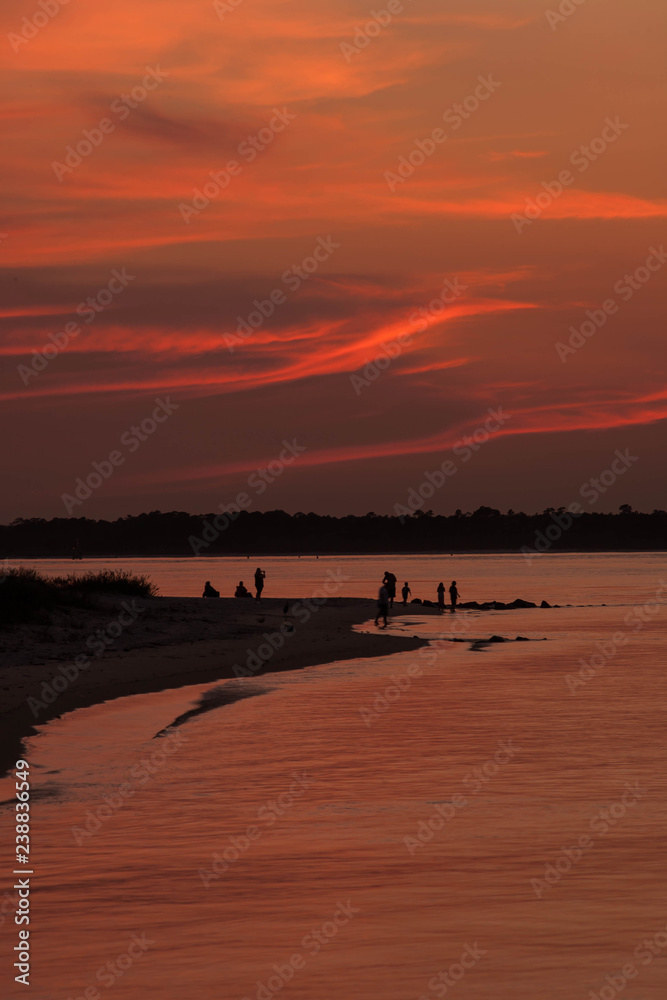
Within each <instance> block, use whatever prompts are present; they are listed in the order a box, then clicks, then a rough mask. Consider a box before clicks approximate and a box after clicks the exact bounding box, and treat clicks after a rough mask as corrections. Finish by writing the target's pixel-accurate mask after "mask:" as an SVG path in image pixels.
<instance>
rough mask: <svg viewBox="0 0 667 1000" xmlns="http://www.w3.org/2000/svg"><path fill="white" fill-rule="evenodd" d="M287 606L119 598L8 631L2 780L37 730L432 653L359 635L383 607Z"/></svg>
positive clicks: (410, 642)
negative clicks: (239, 683)
mask: <svg viewBox="0 0 667 1000" xmlns="http://www.w3.org/2000/svg"><path fill="white" fill-rule="evenodd" d="M306 603H309V604H310V606H311V609H312V610H310V611H309V610H308V608H306V607H304V605H305V604H306ZM284 604H285V599H277V598H265V599H263V600H262V602H261V604H260V605H257V604H256V603H255V602H254V601H248V603H247V605H246V604H243V603H242V602H240V601H239V600H238V599H236V598H219V599H217V600H214V601H212V600H205V599H203V598H199V597H190V598H170V597H158V598H137V599H134V598H133V599H128V600H126V601H122V600H121V599H116V600H114V601H113V602H111V603H109V604H108V605H107V607H106V608H104V609H100V610H89V609H63V610H60V611H59V612H58V614H57V615H56V616H54V617H55V618H56V621H55V622H53V623H51V624H49V625H46V626H44V625H35V624H32V623H31V624H26V625H21V626H16V627H15V628H13V629H12V630H6V631H5V632H4V635H3V638H7V639H8V640H10V641H9V643H8V648H9V660H10V662H9V665H8V666H3V667H2V669H1V670H0V686H2V688H3V691H4V696H3V702H4V705H5V706H6V707H5V708H3V711H2V712H1V713H0V732H1V733H2V735H1V736H0V774H2V775H5V774H6V772H7V770H8V769H9V768H11V767H12V766H13V764H14V762H15V761H16V760H17V759H19V757H20V751H21V743H22V741H23V740H24V739H26V738H28V737H30V736H32V735H34V734H35V732H36V731H37V730H36V728H35V727H38V726H42V725H44V724H46V723H47V722H50V721H52V720H53V719H56V718H58V717H59V716H61V715H64V714H65V713H67V712H72V711H74V710H76V709H78V708H89V707H91V706H92V705H96V704H100V703H101V702H104V701H110V700H113V699H114V698H122V697H126V696H128V695H133V694H151V693H154V692H157V691H164V690H167V689H171V688H179V687H186V686H188V685H191V684H206V683H209V682H214V681H217V680H228V679H230V678H234V677H238V676H248V677H250V676H255V677H258V676H261V675H262V674H268V673H274V672H278V671H283V670H300V669H303V668H304V667H312V666H319V665H321V664H325V663H329V662H333V661H338V660H350V659H357V658H371V657H377V656H387V655H390V654H391V653H397V652H405V651H410V650H413V649H414V650H416V649H419V648H420V647H422V646H425V645H427V644H428V640H426V639H416V638H408V637H406V636H397V635H392V634H391V633H389V634H387V633H385V632H384V630H378V634H377V635H376V634H367V633H361V632H354V631H353V630H352V629H353V626H355V625H361V624H362V623H363V622H364V621H366V620H368V619H369V618H373V617H374V616H375V610H376V606H377V605H376V602H375V601H373V600H370V599H356V598H329V599H327V602H326V604H325V605H322V606H319V607H318V606H317V604H314V603H312V602H307V601H304V600H301V601H300V600H294V601H291V600H290V606H291V608H292V609H294V611H295V612H296V609H297V606H300V610H299V612H298V613H295V614H290V615H289V616H284V615H283V606H284ZM399 607H400V606H399ZM408 607H409V606H408ZM417 609H418V613H419V614H429V613H434V611H433V609H432V608H429V607H426V608H423V609H422V607H421V606H418V605H417V606H413V608H412V610H413V612H414V611H417ZM395 610H396V611H397V613H398V607H397V608H396V609H395ZM133 614H134V618H133V620H131V621H130V623H129V624H128V625H127V626H125V628H124V629H123V630H122V632H121V634H120V635H118V636H117V637H116V638H113V639H112V638H111V635H113V634H114V633H115V632H116V631H117V630H118V628H119V627H120V626H119V625H116V628H114V629H113V631H112V630H111V628H110V626H112V625H114V624H116V623H117V622H118V623H122V622H123V621H126V620H127V619H128V618H131V617H132V615H133ZM123 616H124V617H123ZM290 628H291V631H290ZM107 629H108V630H109V631H108V632H107ZM193 635H194V636H195V638H193ZM270 638H273V644H271V643H270V642H269V639H270ZM281 638H282V639H283V640H284V641H283V643H282V645H279V643H280V639H281ZM40 639H41V640H42V645H40ZM102 640H105V641H106V642H107V644H108V645H109V648H108V649H107V650H106V651H104V652H99V653H95V652H93V651H92V649H93V648H95V649H99V648H100V647H102V648H104V642H103V641H102ZM274 645H275V646H276V647H277V648H274ZM258 651H259V655H258ZM249 654H250V655H249ZM252 654H254V659H253V658H252ZM84 659H87V660H88V661H89V662H88V664H87V665H86V666H83V660H84ZM77 661H78V663H79V664H81V666H77ZM235 667H238V668H239V669H240V670H241V671H245V673H242V674H239V672H238V670H237V671H235V669H234V668H235ZM54 682H55V684H54Z"/></svg>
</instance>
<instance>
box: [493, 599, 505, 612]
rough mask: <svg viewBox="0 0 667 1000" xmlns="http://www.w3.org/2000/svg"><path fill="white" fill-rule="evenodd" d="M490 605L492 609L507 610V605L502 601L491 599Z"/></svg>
mask: <svg viewBox="0 0 667 1000" xmlns="http://www.w3.org/2000/svg"><path fill="white" fill-rule="evenodd" d="M491 607H492V608H493V610H494V611H506V610H507V605H506V604H503V602H502V601H493V602H492V604H491Z"/></svg>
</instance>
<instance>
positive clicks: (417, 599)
mask: <svg viewBox="0 0 667 1000" xmlns="http://www.w3.org/2000/svg"><path fill="white" fill-rule="evenodd" d="M421 602H422V599H421V597H413V598H412V600H411V601H410V604H421Z"/></svg>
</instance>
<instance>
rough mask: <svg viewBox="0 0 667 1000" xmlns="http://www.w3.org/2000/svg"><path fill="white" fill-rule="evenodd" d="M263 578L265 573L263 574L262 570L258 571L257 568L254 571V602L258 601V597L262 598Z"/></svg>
mask: <svg viewBox="0 0 667 1000" xmlns="http://www.w3.org/2000/svg"><path fill="white" fill-rule="evenodd" d="M265 577H266V573H265V572H264V570H263V569H260V568H259V566H258V567H257V569H256V570H255V590H256V591H257V593H256V595H255V600H256V601H258V600H259V599H260V597H261V596H262V591H263V590H264V578H265Z"/></svg>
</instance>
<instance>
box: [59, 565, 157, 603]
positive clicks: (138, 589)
mask: <svg viewBox="0 0 667 1000" xmlns="http://www.w3.org/2000/svg"><path fill="white" fill-rule="evenodd" d="M51 582H52V583H53V584H55V586H56V587H58V588H59V589H60V590H61V591H63V592H70V593H78V594H122V595H123V596H124V597H157V593H158V588H157V587H156V586H155V584H154V583H152V582H151V580H150V579H149V577H147V576H135V574H134V573H130V572H128V571H127V570H121V569H105V570H101V571H100V572H99V573H82V574H81V575H79V576H77V574H76V573H69V574H68V575H67V576H55V577H53V578H52V580H51Z"/></svg>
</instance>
